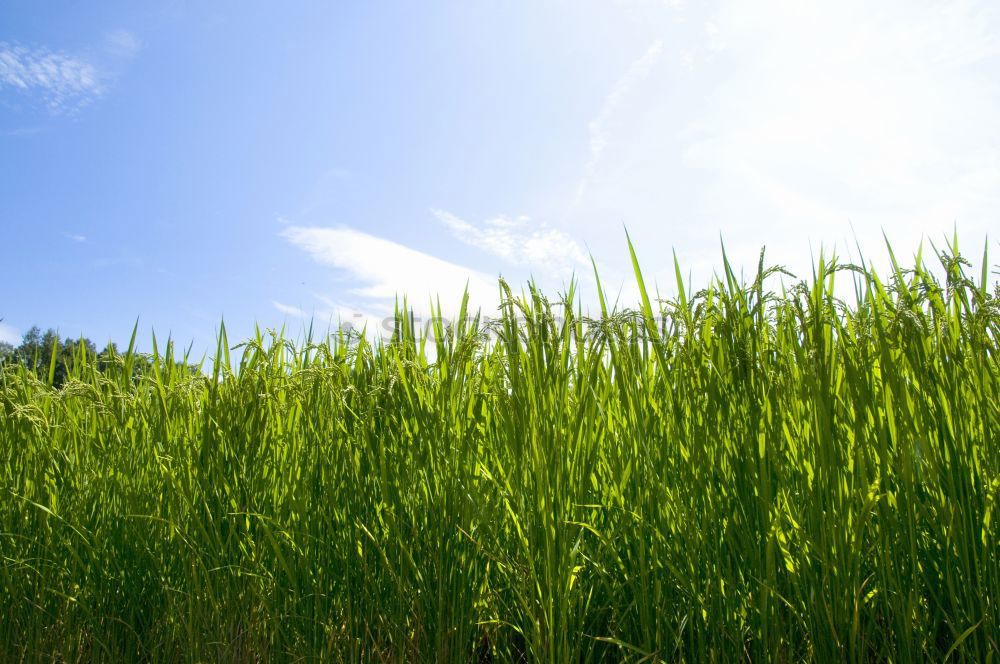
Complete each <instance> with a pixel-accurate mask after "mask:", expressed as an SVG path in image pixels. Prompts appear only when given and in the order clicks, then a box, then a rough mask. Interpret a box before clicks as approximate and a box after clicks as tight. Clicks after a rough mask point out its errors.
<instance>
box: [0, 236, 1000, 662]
mask: <svg viewBox="0 0 1000 664" xmlns="http://www.w3.org/2000/svg"><path fill="white" fill-rule="evenodd" d="M890 253H891V250H890ZM926 254H927V256H928V257H929V258H926V257H925V256H924V255H922V254H921V253H919V252H918V254H917V255H916V256H915V257H914V258H913V259H912V260H910V261H907V262H905V263H897V261H896V259H895V258H893V259H892V261H891V266H890V267H889V268H887V269H886V270H885V272H884V273H883V274H881V275H880V274H878V273H877V272H876V271H875V270H873V269H872V268H871V267H870V266H869V265H866V264H864V263H861V264H843V263H841V262H838V261H837V260H835V259H831V258H829V257H825V258H824V257H820V258H819V259H817V260H816V261H814V265H813V270H812V274H811V275H808V276H807V278H806V279H805V280H800V279H799V278H793V277H792V276H790V275H787V274H784V273H783V272H782V271H781V270H780V269H779V268H769V267H767V266H766V263H765V261H764V258H763V254H762V258H761V263H760V266H759V268H758V270H757V271H756V273H755V274H751V275H750V276H749V277H748V278H746V279H742V278H740V277H738V276H737V275H736V274H735V273H734V271H733V270H732V269H731V267H730V265H729V263H728V261H726V260H725V258H724V257H723V259H722V260H720V266H719V272H718V276H717V277H716V278H715V279H713V280H712V281H711V283H709V284H707V285H706V286H705V288H704V289H701V290H695V289H694V288H692V287H691V285H689V284H684V283H683V281H682V277H681V271H680V269H678V270H677V277H676V280H677V284H676V286H675V285H673V284H671V290H672V291H676V292H677V295H676V297H673V298H671V299H669V300H665V299H660V298H659V297H658V296H657V294H656V292H655V290H654V289H653V288H652V287H649V288H647V285H646V284H645V283H644V281H643V277H642V273H641V271H640V269H639V264H638V261H637V260H636V258H635V254H634V253H633V254H632V261H633V265H634V266H635V276H636V279H637V281H638V284H639V286H640V292H641V301H640V302H639V303H637V304H636V306H635V307H634V308H631V309H630V308H625V307H620V306H616V305H613V304H611V302H610V301H609V300H606V299H605V298H604V297H603V294H602V298H601V301H600V311H598V312H591V314H589V315H585V313H584V312H583V311H582V310H581V305H580V298H579V297H578V294H577V293H576V292H575V290H574V288H573V287H570V288H568V291H567V292H565V293H562V294H559V295H558V296H556V295H552V296H551V297H547V296H546V295H545V294H543V293H541V292H539V291H538V289H536V288H534V287H533V286H532V285H530V284H529V285H526V286H524V287H523V288H521V287H514V288H512V287H510V286H508V285H507V284H506V283H504V282H502V281H501V282H500V283H499V288H500V289H501V291H502V294H503V305H502V307H501V311H500V315H499V316H498V317H497V318H495V319H493V320H489V321H487V320H485V319H482V318H480V317H478V316H477V315H475V314H474V312H471V311H469V310H468V307H467V303H463V305H462V307H461V310H460V312H459V315H458V316H457V317H454V318H453V319H452V322H450V323H449V322H448V321H446V320H444V316H440V317H439V318H436V319H434V320H433V322H432V324H431V326H430V328H429V329H428V328H427V327H424V326H423V325H422V324H420V323H419V322H418V321H417V320H416V319H415V317H414V315H413V313H412V311H411V310H410V309H409V308H408V307H407V306H406V304H405V303H401V304H400V305H399V307H398V309H397V314H396V317H395V333H394V334H393V335H392V338H391V339H390V340H387V341H383V342H379V341H375V340H373V339H372V338H371V337H370V336H369V335H352V334H348V333H346V332H343V331H338V332H335V333H334V334H332V335H323V336H322V337H321V338H320V337H319V336H318V335H306V336H305V337H304V338H303V339H301V340H299V341H297V342H293V341H290V340H288V339H287V338H285V336H284V335H283V334H281V333H280V332H277V333H267V332H264V333H258V334H257V335H256V336H255V338H253V339H250V340H248V341H245V342H244V343H242V344H240V345H238V349H237V350H234V346H233V345H231V342H230V341H229V340H228V339H227V338H226V333H225V328H224V327H223V328H221V329H220V334H219V342H218V352H217V353H215V355H214V357H213V358H212V359H210V360H207V361H206V362H205V363H204V364H203V365H201V367H200V370H199V371H195V372H192V371H189V370H185V369H184V366H183V365H185V364H187V363H188V360H189V359H190V358H179V357H177V356H176V355H175V350H174V347H173V345H172V344H167V345H166V346H165V347H162V348H156V347H155V342H154V348H156V350H155V352H154V353H153V354H152V355H151V356H140V355H139V354H138V353H137V352H136V350H135V346H134V344H135V335H134V334H133V344H132V345H130V348H129V349H128V350H126V351H123V352H121V353H120V354H118V355H116V356H114V357H113V358H112V361H104V362H103V363H102V364H100V365H99V363H98V362H97V361H96V359H95V358H93V357H91V356H90V354H89V353H88V352H87V351H86V350H85V349H81V351H80V352H79V353H78V355H77V357H76V358H75V361H74V364H73V369H72V373H71V376H70V377H69V379H68V380H67V381H66V382H65V383H64V384H62V385H61V386H59V387H55V386H53V384H52V380H51V372H50V373H49V375H46V372H45V371H41V372H38V371H31V370H29V369H27V368H25V367H23V366H18V365H11V366H6V367H4V368H3V369H2V370H0V483H2V497H0V555H2V563H0V660H2V661H5V662H36V661H38V662H42V661H45V662H52V661H56V662H129V661H143V662H256V661H334V662H338V661H359V662H360V661H364V662H519V661H524V662H615V661H631V662H657V661H663V662H709V661H716V662H738V661H753V662H766V661H774V662H799V661H807V662H869V661H891V662H916V661H955V662H959V661H966V662H989V661H1000V636H998V635H1000V606H998V602H1000V536H998V535H1000V531H998V523H997V522H998V520H1000V516H998V515H997V514H996V512H997V509H998V504H997V503H998V499H1000V400H998V394H1000V347H998V342H1000V287H998V286H997V285H996V284H995V283H991V278H992V277H991V273H990V272H989V268H988V267H987V266H988V265H989V260H988V258H987V257H986V256H985V255H984V256H983V262H982V265H983V269H982V271H981V272H980V271H978V270H977V271H976V274H974V275H970V274H968V272H969V271H970V270H969V268H968V266H967V263H965V262H964V261H963V259H962V258H961V257H960V255H959V253H958V247H957V244H956V245H952V246H947V247H945V249H944V250H943V251H942V252H936V251H935V252H933V253H932V252H931V251H930V250H926ZM800 276H801V275H800ZM596 277H597V275H596V270H595V278H596ZM598 283H599V280H598ZM650 286H651V285H650ZM843 292H849V293H850V295H849V296H848V297H842V293H843ZM438 313H440V311H439V312H438ZM179 359H180V360H183V361H181V362H178V360H179Z"/></svg>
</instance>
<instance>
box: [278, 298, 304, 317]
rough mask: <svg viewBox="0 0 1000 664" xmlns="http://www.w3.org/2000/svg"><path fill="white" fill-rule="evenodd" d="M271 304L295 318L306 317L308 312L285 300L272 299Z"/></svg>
mask: <svg viewBox="0 0 1000 664" xmlns="http://www.w3.org/2000/svg"><path fill="white" fill-rule="evenodd" d="M271 304H272V305H274V308H275V309H277V310H278V311H279V312H281V313H283V314H285V315H286V316H293V317H295V318H305V317H306V312H305V311H303V310H302V309H300V308H298V307H296V306H292V305H291V304H285V303H283V302H278V301H277V300H271Z"/></svg>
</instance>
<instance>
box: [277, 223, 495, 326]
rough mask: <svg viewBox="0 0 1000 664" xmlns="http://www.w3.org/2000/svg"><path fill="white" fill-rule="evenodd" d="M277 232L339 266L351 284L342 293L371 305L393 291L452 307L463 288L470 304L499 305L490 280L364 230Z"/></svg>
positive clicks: (387, 302) (382, 305)
mask: <svg viewBox="0 0 1000 664" xmlns="http://www.w3.org/2000/svg"><path fill="white" fill-rule="evenodd" d="M281 236H282V237H284V238H285V239H286V240H288V241H289V242H291V243H292V245H294V246H296V247H298V248H299V249H302V250H303V251H305V252H306V253H308V254H309V255H310V256H311V257H312V258H313V259H314V260H316V261H318V262H320V263H323V264H325V265H329V266H332V267H335V268H338V269H340V270H343V272H344V273H345V276H348V277H349V278H350V279H351V281H352V282H354V284H353V285H352V286H351V287H349V288H348V289H347V291H346V292H347V293H348V294H350V295H353V296H355V297H358V298H362V299H363V300H366V301H367V303H366V304H367V306H368V307H369V308H372V309H375V308H379V309H380V310H381V311H385V310H386V309H387V307H391V303H392V301H393V299H394V298H395V297H396V296H397V295H399V296H404V295H405V296H408V298H409V301H410V304H411V305H413V306H415V307H423V305H424V303H427V302H429V301H430V300H429V298H436V297H440V300H441V304H442V306H443V307H445V308H446V309H447V310H452V309H453V308H455V307H457V306H458V304H459V303H460V301H461V298H462V294H463V293H464V292H465V290H466V288H468V292H469V298H470V301H471V303H472V304H473V306H474V307H482V308H483V309H484V310H485V311H492V310H493V309H495V308H496V306H497V305H498V303H499V292H498V288H497V284H496V279H495V278H493V277H491V276H489V275H487V274H484V273H482V272H479V271H478V270H473V269H471V268H468V267H465V266H462V265H457V264H455V263H450V262H448V261H445V260H442V259H440V258H436V257H434V256H430V255H428V254H425V253H423V252H420V251H417V250H415V249H411V248H410V247H406V246H404V245H402V244H398V243H396V242H391V241H389V240H385V239H382V238H379V237H375V236H374V235H369V234H368V233H363V232H361V231H357V230H353V229H350V228H325V227H304V226H290V227H288V228H287V229H285V230H284V231H282V233H281Z"/></svg>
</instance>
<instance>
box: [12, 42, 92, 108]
mask: <svg viewBox="0 0 1000 664" xmlns="http://www.w3.org/2000/svg"><path fill="white" fill-rule="evenodd" d="M0 88H9V89H12V90H16V91H18V92H20V93H22V94H24V95H28V96H37V97H38V98H40V99H41V100H42V101H43V103H44V104H45V106H46V107H47V108H48V109H49V110H50V111H51V112H53V113H62V112H67V111H72V110H74V109H77V108H79V107H80V106H83V105H85V104H86V103H88V102H89V101H91V100H93V99H95V98H97V97H99V96H100V95H101V94H102V93H103V92H104V89H105V81H104V77H103V76H102V74H101V72H100V71H98V69H97V67H96V66H94V65H93V64H92V63H90V62H88V61H87V60H84V59H82V58H78V57H74V56H71V55H67V54H65V53H62V52H59V51H53V50H50V49H46V48H34V49H29V48H27V47H24V46H21V45H18V44H11V43H8V42H0Z"/></svg>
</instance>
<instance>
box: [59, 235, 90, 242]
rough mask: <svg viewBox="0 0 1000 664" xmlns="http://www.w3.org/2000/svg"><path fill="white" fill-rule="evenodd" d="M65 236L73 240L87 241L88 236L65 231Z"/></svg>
mask: <svg viewBox="0 0 1000 664" xmlns="http://www.w3.org/2000/svg"><path fill="white" fill-rule="evenodd" d="M63 237H64V238H66V239H67V240H72V241H73V242H86V241H87V236H86V235H80V234H79V233H63Z"/></svg>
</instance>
